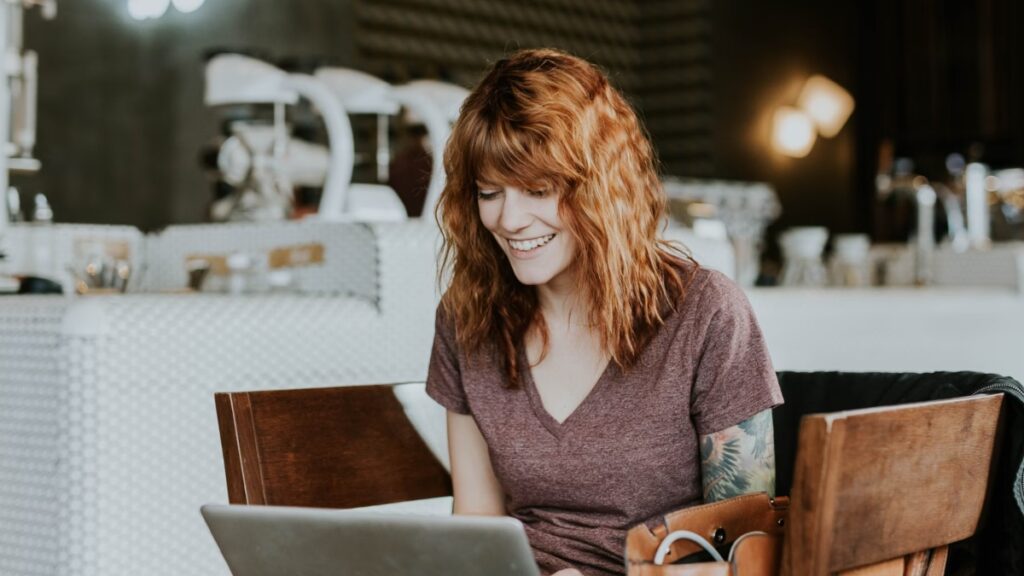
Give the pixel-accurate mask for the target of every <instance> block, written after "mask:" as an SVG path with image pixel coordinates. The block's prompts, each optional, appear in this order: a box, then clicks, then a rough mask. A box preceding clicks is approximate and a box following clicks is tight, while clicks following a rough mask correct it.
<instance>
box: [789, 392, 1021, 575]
mask: <svg viewBox="0 0 1024 576" xmlns="http://www.w3.org/2000/svg"><path fill="white" fill-rule="evenodd" d="M1002 400H1003V397H1002V395H1001V394H997V395H992V396H973V397H966V398H958V399H953V400H941V401H936V402H925V403H920V404H905V405H901V406H892V407H883V408H869V409H864V410H855V411H849V412H836V413H831V414H817V415H809V416H805V417H804V418H803V421H802V423H801V426H800V436H799V446H798V450H797V462H796V469H795V471H794V480H793V489H792V491H791V493H790V498H791V500H790V511H789V520H788V522H789V525H788V527H787V532H786V539H785V547H784V551H783V560H782V565H783V566H782V573H783V574H791V575H801V576H819V575H821V576H824V575H826V574H833V573H836V572H844V571H851V570H852V569H855V568H856V569H858V571H857V572H856V573H857V574H899V575H901V576H902V575H903V574H904V573H906V574H921V575H922V576H923V575H924V574H928V575H931V574H933V573H934V574H941V573H942V571H941V570H942V567H944V565H945V553H946V548H945V546H946V545H948V544H950V543H953V542H957V541H959V540H963V539H965V538H968V537H970V536H971V535H973V534H974V532H975V530H976V529H977V527H978V522H979V519H980V517H981V513H982V508H983V504H984V501H985V495H986V493H987V491H988V488H989V472H990V470H991V467H992V463H993V453H994V451H995V448H996V438H997V436H998V434H997V431H998V425H999V420H1000V418H999V416H1000V409H1001V407H1002ZM933 550H934V552H932V551H933ZM929 562H930V563H931V567H930V568H929ZM851 573H853V572H851Z"/></svg>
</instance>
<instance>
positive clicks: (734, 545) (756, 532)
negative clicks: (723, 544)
mask: <svg viewBox="0 0 1024 576" xmlns="http://www.w3.org/2000/svg"><path fill="white" fill-rule="evenodd" d="M756 534H763V535H765V536H767V535H768V533H767V532H761V531H760V530H755V531H753V532H747V533H746V534H744V535H743V536H740V537H739V538H737V539H736V541H735V542H733V543H732V547H731V548H729V563H730V564H732V557H733V555H734V554H735V553H736V546H738V545H739V543H740V542H741V541H742V540H743V539H744V538H746V537H747V536H754V535H756Z"/></svg>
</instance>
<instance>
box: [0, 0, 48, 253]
mask: <svg viewBox="0 0 1024 576" xmlns="http://www.w3.org/2000/svg"><path fill="white" fill-rule="evenodd" d="M37 7H38V8H39V9H40V11H41V13H42V16H43V18H45V19H47V20H50V19H53V18H55V17H56V16H57V0H0V47H2V49H3V59H2V60H0V62H2V66H3V75H4V81H3V82H0V138H2V140H0V141H2V142H3V146H4V150H3V153H2V154H0V191H2V192H3V199H2V200H3V201H2V202H0V252H3V253H6V252H7V250H6V249H5V248H6V242H5V237H6V234H5V232H6V230H7V228H8V225H9V223H10V222H11V221H12V220H15V219H17V218H18V217H19V214H20V212H21V202H20V197H19V196H18V192H17V191H16V190H14V189H12V188H10V173H11V172H21V173H34V172H38V171H39V168H40V162H39V160H37V159H36V158H34V157H33V149H34V148H35V144H36V93H37V87H38V82H39V75H38V57H37V56H36V53H35V52H33V51H31V50H24V49H23V43H24V16H25V12H26V11H28V10H31V9H33V8H37ZM47 208H48V206H47Z"/></svg>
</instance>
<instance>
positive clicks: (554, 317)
mask: <svg viewBox="0 0 1024 576" xmlns="http://www.w3.org/2000/svg"><path fill="white" fill-rule="evenodd" d="M558 280H559V282H549V283H547V284H542V285H540V286H537V300H538V303H539V304H540V310H541V313H542V314H544V320H545V322H546V323H547V324H548V326H553V325H561V326H569V325H573V324H575V325H581V324H583V323H584V322H586V321H587V315H586V314H585V310H584V307H585V305H584V302H583V299H582V298H580V294H579V291H578V290H577V288H576V284H575V282H573V279H572V278H565V277H560V278H558Z"/></svg>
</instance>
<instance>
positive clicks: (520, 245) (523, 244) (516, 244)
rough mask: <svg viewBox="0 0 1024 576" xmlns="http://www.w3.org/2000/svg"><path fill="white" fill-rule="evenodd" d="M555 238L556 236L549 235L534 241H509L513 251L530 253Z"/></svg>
mask: <svg viewBox="0 0 1024 576" xmlns="http://www.w3.org/2000/svg"><path fill="white" fill-rule="evenodd" d="M554 237H555V235H554V234H549V235H547V236H542V237H540V238H534V239H533V240H509V241H508V245H509V246H511V247H512V249H513V250H518V251H520V252H529V251H530V250H533V249H535V248H540V247H541V246H543V245H545V244H547V243H548V242H551V240H552V238H554Z"/></svg>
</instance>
